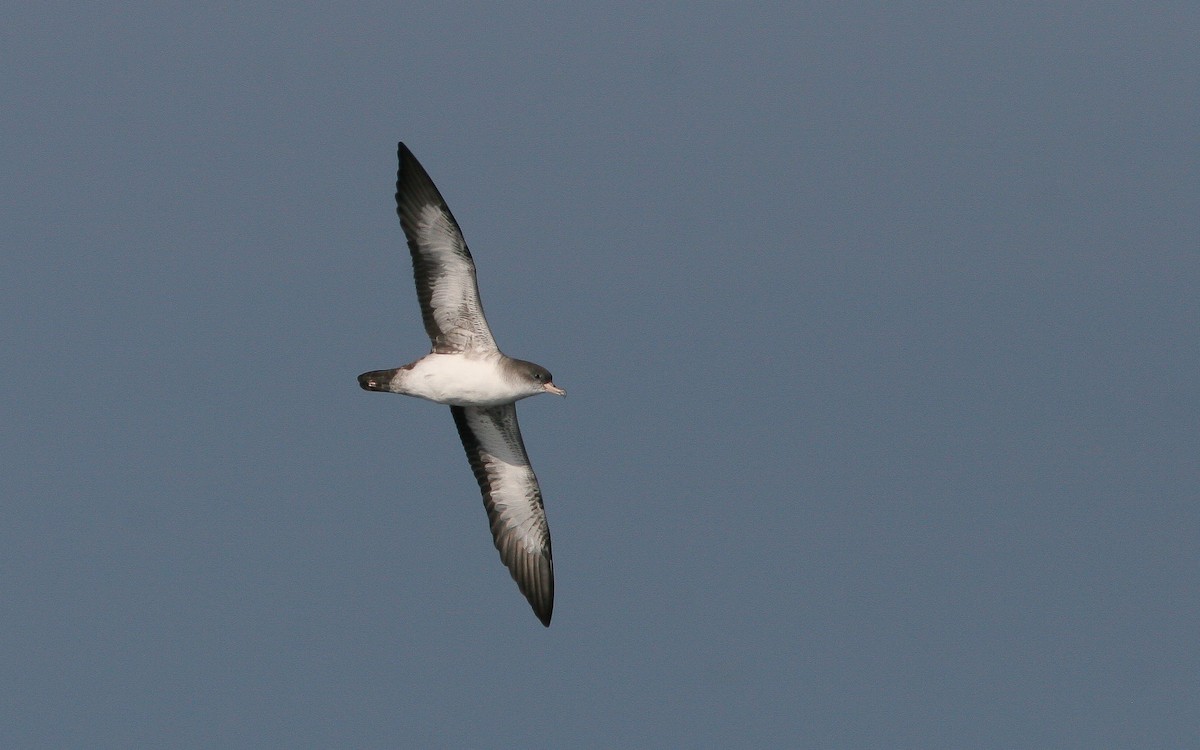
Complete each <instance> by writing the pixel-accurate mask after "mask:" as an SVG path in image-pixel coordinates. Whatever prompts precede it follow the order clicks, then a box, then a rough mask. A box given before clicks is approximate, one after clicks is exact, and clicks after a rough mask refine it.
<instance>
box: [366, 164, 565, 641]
mask: <svg viewBox="0 0 1200 750" xmlns="http://www.w3.org/2000/svg"><path fill="white" fill-rule="evenodd" d="M397 153H398V157H399V161H400V166H399V169H398V171H397V174H396V213H397V214H398V215H399V216H400V226H401V228H403V229H404V236H405V237H406V238H407V239H408V249H409V252H410V253H411V254H412V263H413V276H414V277H415V278H416V282H417V299H418V301H419V302H420V303H421V318H422V319H423V320H424V321H425V332H426V333H428V334H429V339H430V341H432V343H433V348H432V350H431V351H430V352H429V354H426V355H425V356H424V357H422V358H420V359H418V360H417V361H416V362H413V363H411V364H407V365H404V366H402V367H397V368H396V369H394V370H374V371H372V372H365V373H363V374H362V375H359V376H358V384H359V385H360V386H362V387H363V388H364V389H365V390H368V391H384V392H389V393H402V394H404V395H406V396H416V397H418V398H424V399H428V400H429V401H435V402H437V403H439V404H447V405H449V406H450V413H451V414H452V415H453V416H454V424H455V425H456V426H457V427H458V436H459V438H461V440H462V444H463V448H465V449H466V451H467V460H468V461H469V462H470V463H471V469H472V471H474V473H475V479H476V481H478V482H479V489H480V490H481V491H482V492H483V505H484V507H485V508H486V509H487V514H488V520H490V521H491V525H492V538H493V539H494V540H495V542H496V549H497V550H499V551H500V560H501V561H502V562H503V563H504V564H505V566H507V567H508V570H509V572H510V573H512V577H513V580H515V581H516V582H517V586H518V587H519V588H520V589H521V593H522V594H524V595H525V598H526V599H528V600H529V604H530V605H531V606H532V607H533V611H534V614H536V615H537V616H538V619H539V620H541V621H542V624H543V625H545V626H546V627H549V626H550V615H551V613H552V612H553V610H554V563H553V561H552V558H551V555H550V527H549V526H547V525H546V511H545V509H544V508H543V506H542V492H541V489H539V488H538V482H537V477H536V476H534V474H533V467H531V466H530V465H529V456H527V455H526V454H525V444H524V442H522V440H521V428H520V427H519V426H518V425H517V408H516V402H517V401H519V400H521V399H523V398H528V397H529V396H536V395H537V394H539V393H553V394H556V395H559V396H565V395H567V394H566V391H564V390H563V389H561V388H559V387H558V386H556V385H554V381H553V380H552V379H551V377H550V371H549V370H547V369H546V368H545V367H542V366H541V365H536V364H534V363H532V362H526V361H525V360H521V359H515V358H513V357H509V356H508V355H506V354H504V353H503V352H501V351H500V349H499V348H497V347H496V342H495V340H494V339H493V338H492V332H491V329H489V328H488V324H487V319H486V318H484V316H483V305H482V304H481V303H480V301H479V287H478V285H477V284H476V281H475V262H474V260H472V258H471V253H470V251H469V250H467V243H466V241H465V240H463V236H462V231H461V230H460V229H459V228H458V222H456V221H455V220H454V215H453V214H452V213H450V209H449V207H447V206H446V201H445V200H444V199H443V198H442V195H441V193H439V192H438V189H437V188H436V187H434V184H433V180H431V179H429V174H428V173H426V171H425V169H424V168H423V167H422V166H421V164H420V162H418V161H417V159H416V157H414V156H413V155H412V152H411V151H409V150H408V147H407V146H405V145H404V144H403V143H400V144H399V145H398V146H397Z"/></svg>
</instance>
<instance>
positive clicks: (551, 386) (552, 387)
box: [542, 383, 567, 396]
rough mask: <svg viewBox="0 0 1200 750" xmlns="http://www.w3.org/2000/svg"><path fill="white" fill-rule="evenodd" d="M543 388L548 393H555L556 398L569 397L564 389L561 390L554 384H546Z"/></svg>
mask: <svg viewBox="0 0 1200 750" xmlns="http://www.w3.org/2000/svg"><path fill="white" fill-rule="evenodd" d="M542 388H544V389H545V390H546V392H547V393H553V394H554V395H555V396H565V395H567V392H566V391H564V390H563V389H562V388H559V387H558V386H556V385H555V384H554V383H546V384H545V385H543V386H542Z"/></svg>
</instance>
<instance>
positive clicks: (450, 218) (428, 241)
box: [396, 143, 496, 353]
mask: <svg viewBox="0 0 1200 750" xmlns="http://www.w3.org/2000/svg"><path fill="white" fill-rule="evenodd" d="M396 150H397V155H398V160H399V167H398V169H397V172H396V214H397V215H398V216H399V217H400V226H401V228H403V229H404V236H405V237H406V238H407V239H408V249H409V252H410V253H411V254H412V262H413V277H414V278H415V279H416V282H417V299H418V300H419V301H420V303H421V318H422V319H423V320H424V321H425V332H426V333H428V334H429V339H430V341H431V342H433V351H435V352H443V353H452V352H461V351H466V350H469V349H474V350H484V351H488V350H493V349H495V348H496V342H495V340H494V339H493V338H492V332H491V330H490V329H489V328H488V324H487V319H486V318H484V316H483V305H482V304H481V303H480V301H479V287H478V285H477V284H476V282H475V262H474V260H472V258H471V252H470V251H469V250H468V249H467V243H466V241H465V240H464V239H463V236H462V231H461V230H460V229H459V228H458V222H456V221H455V220H454V214H452V213H450V209H449V208H448V207H447V206H446V201H445V200H444V199H443V198H442V195H441V193H439V192H438V189H437V188H436V187H434V184H433V180H431V179H429V174H428V173H427V172H426V171H425V168H424V167H422V166H421V163H420V162H418V161H417V159H416V157H415V156H413V155H412V152H411V151H409V150H408V147H407V146H405V145H404V144H403V143H401V144H399V145H398V146H397V149H396Z"/></svg>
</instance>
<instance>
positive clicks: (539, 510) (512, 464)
mask: <svg viewBox="0 0 1200 750" xmlns="http://www.w3.org/2000/svg"><path fill="white" fill-rule="evenodd" d="M450 412H451V413H452V414H453V415H454V424H455V425H457V427H458V436H459V437H460V438H462V444H463V447H464V448H466V450H467V460H469V461H470V462H471V469H472V470H473V471H474V472H475V479H476V480H477V481H478V482H479V489H480V490H481V491H482V492H483V506H484V507H485V508H487V513H488V520H489V521H491V524H492V538H493V539H494V540H495V542H496V549H498V550H499V551H500V560H501V561H502V562H503V563H504V565H505V566H506V567H507V568H508V571H509V572H510V573H512V577H513V580H514V581H516V582H517V586H518V587H520V589H521V593H522V594H524V595H525V598H526V599H528V600H529V604H530V606H532V607H533V612H534V614H536V615H537V616H538V619H539V620H541V621H542V624H543V625H545V626H546V627H550V615H551V613H552V612H553V610H554V562H553V559H552V557H551V554H550V527H549V526H547V525H546V511H545V508H544V507H543V506H542V491H541V490H540V489H539V488H538V482H537V477H536V476H534V475H533V468H532V467H531V466H530V465H529V456H527V455H526V454H525V444H524V443H523V442H522V440H521V428H520V427H519V426H518V425H517V407H516V406H514V405H513V404H505V405H503V406H451V407H450Z"/></svg>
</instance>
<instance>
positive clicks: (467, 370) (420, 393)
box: [399, 354, 526, 406]
mask: <svg viewBox="0 0 1200 750" xmlns="http://www.w3.org/2000/svg"><path fill="white" fill-rule="evenodd" d="M498 364H499V359H498V358H496V357H486V358H479V359H475V358H471V357H467V356H465V355H462V354H429V355H426V356H425V357H422V358H421V359H419V360H417V361H416V362H414V363H413V366H412V369H411V370H402V371H401V372H403V373H404V377H403V378H402V379H401V382H400V383H399V386H400V388H399V392H400V393H403V394H405V395H408V396H416V397H418V398H424V399H428V400H430V401H436V402H437V403H439V404H452V405H454V406H496V405H498V404H511V403H512V402H513V401H516V400H517V399H518V398H521V397H522V396H524V395H526V394H524V393H521V392H520V391H518V390H517V389H516V388H515V387H514V385H513V384H512V383H510V382H508V379H507V378H505V377H504V376H503V374H502V373H501V370H500V368H499V367H498V366H497V365H498Z"/></svg>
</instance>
